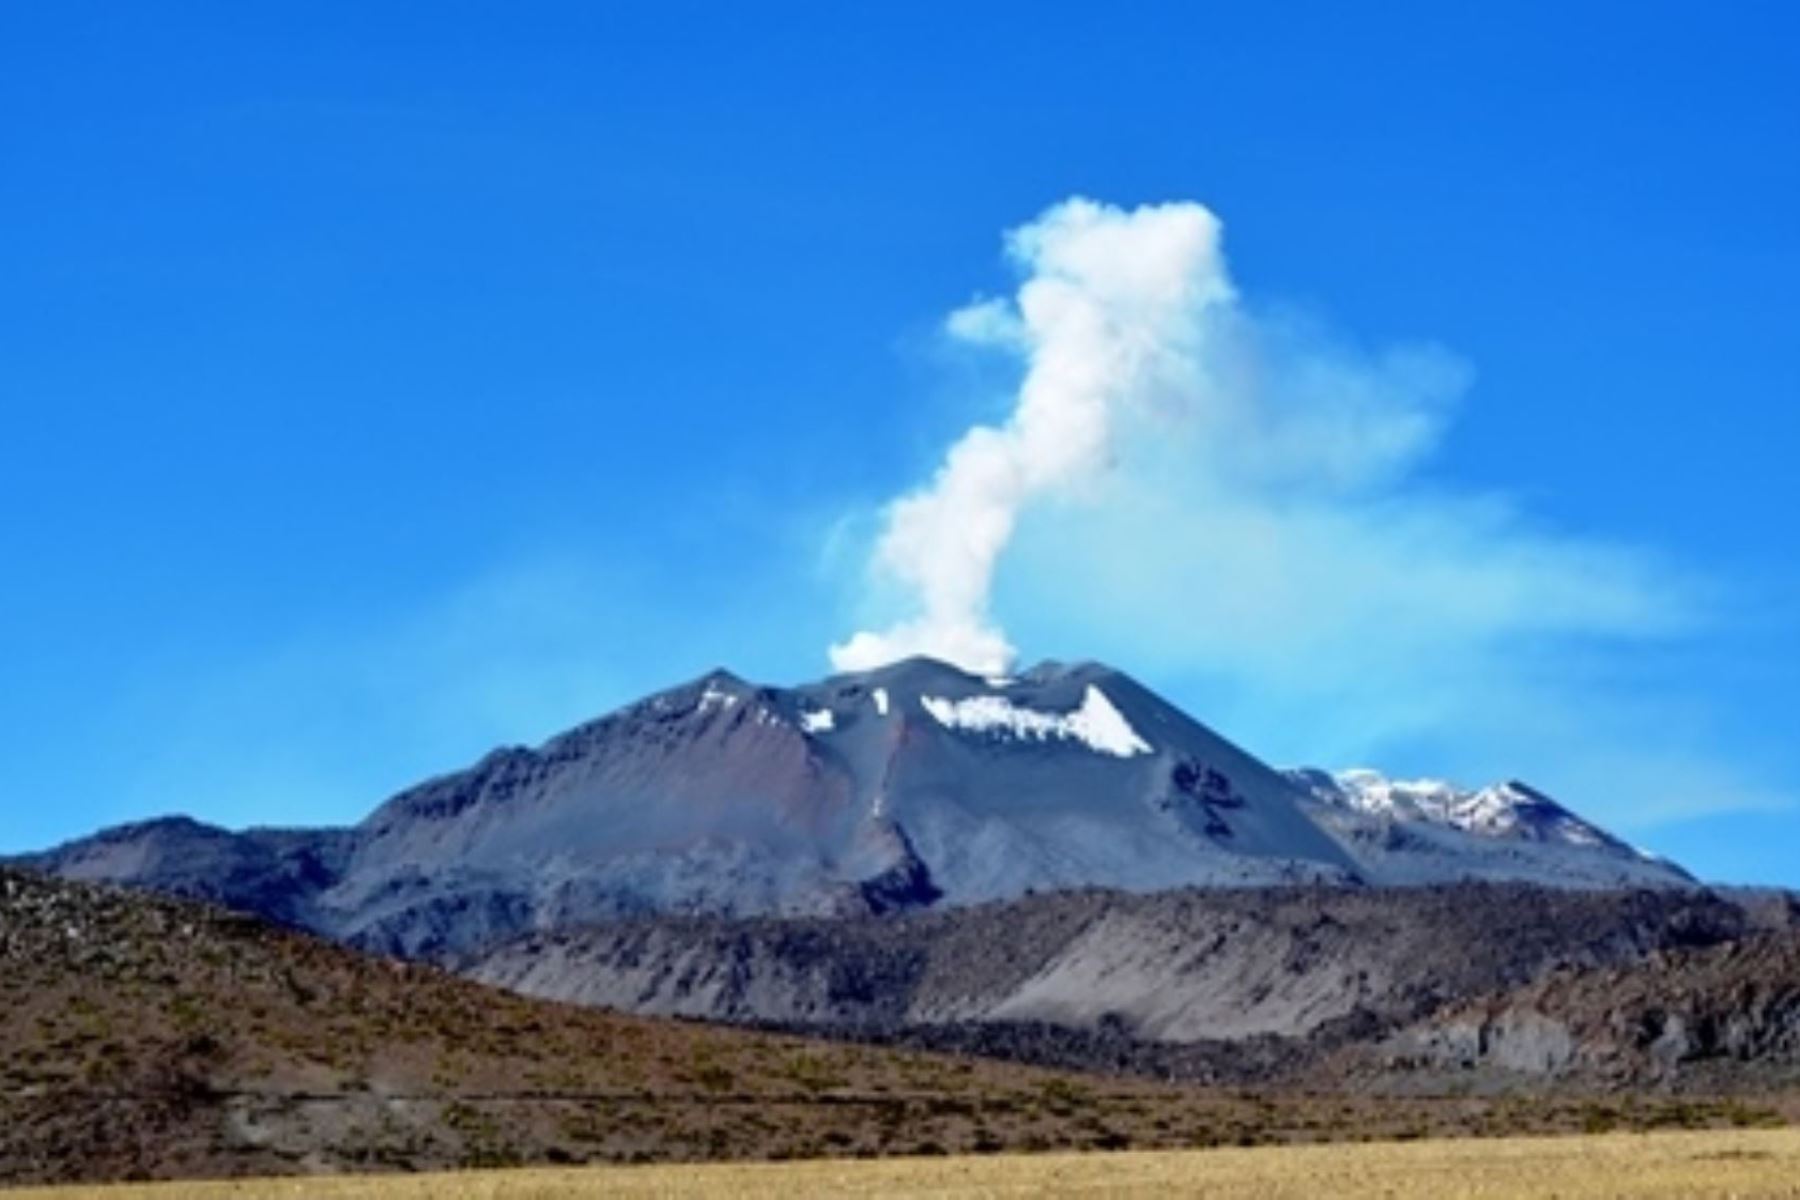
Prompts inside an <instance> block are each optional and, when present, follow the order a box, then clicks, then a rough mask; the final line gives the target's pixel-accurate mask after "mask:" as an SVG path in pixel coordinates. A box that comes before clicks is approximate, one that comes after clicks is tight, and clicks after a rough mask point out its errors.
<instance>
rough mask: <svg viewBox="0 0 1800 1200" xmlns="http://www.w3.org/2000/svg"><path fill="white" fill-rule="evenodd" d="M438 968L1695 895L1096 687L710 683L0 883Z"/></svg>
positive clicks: (1589, 841)
mask: <svg viewBox="0 0 1800 1200" xmlns="http://www.w3.org/2000/svg"><path fill="white" fill-rule="evenodd" d="M14 861H15V862H16V863H18V864H19V865H23V866H29V867H34V868H36V869H39V870H44V871H48V872H51V873H54V874H57V875H61V876H64V877H67V878H71V879H81V880H93V881H112V882H119V883H125V884H130V885H135V886H141V887H146V888H151V889H155V890H159V891H165V892H170V893H175V894H180V895H187V896H194V897H200V898H206V899H212V900H216V901H220V902H223V903H225V904H228V905H231V906H234V907H238V908H241V909H245V910H248V911H251V912H255V913H258V914H261V915H264V916H267V917H270V918H273V919H275V920H278V921H283V922H286V923H289V924H293V925H297V926H301V927H304V928H307V929H311V930H314V931H316V932H319V933H323V934H325V935H327V936H330V937H333V938H336V939H339V940H342V941H346V942H349V943H351V944H354V945H358V946H362V947H365V948H370V949H375V950H379V951H383V952H389V953H399V954H402V955H409V956H432V955H441V956H452V955H458V954H462V953H465V952H467V951H469V950H471V949H474V948H476V947H479V946H483V945H487V944H490V943H493V942H496V941H499V940H502V939H506V938H509V937H512V936H515V935H517V934H520V933H524V932H528V931H531V930H548V929H561V928H569V927H574V926H579V925H583V924H586V923H590V922H594V921H601V920H609V919H617V918H620V917H630V916H635V915H654V914H686V915H712V916H724V917H730V916H751V915H760V914H778V915H812V916H833V915H839V916H841V915H858V914H884V913H892V912H898V911H909V910H917V909H925V908H933V907H951V906H960V905H968V904H973V903H978V902H983V901H994V900H1007V899H1011V898H1016V897H1020V896H1023V895H1026V894H1028V893H1032V892H1043V891H1053V890H1059V889H1067V888H1079V887H1105V888H1116V889H1121V890H1125V891H1130V892H1152V891H1157V890H1161V889H1167V888H1176V887H1186V886H1265V885H1292V884H1309V883H1318V884H1332V885H1344V886H1352V887H1357V886H1373V887H1385V886H1402V885H1425V884H1437V883H1448V882H1454V881H1461V880H1489V881H1520V882H1530V883H1540V884H1547V885H1552V886H1557V887H1572V888H1596V889H1600V888H1624V887H1653V888H1681V887H1688V886H1691V885H1692V883H1693V881H1692V880H1691V878H1690V877H1689V876H1688V875H1687V874H1686V873H1685V872H1683V871H1682V870H1681V869H1680V868H1678V867H1676V866H1675V865H1673V864H1671V863H1669V862H1667V861H1664V860H1662V859H1658V858H1654V857H1652V856H1648V855H1645V854H1642V853H1639V852H1638V851H1635V850H1633V849H1632V848H1631V847H1629V846H1627V845H1626V844H1625V843H1623V842H1621V841H1619V840H1618V839H1617V838H1614V837H1613V836H1611V835H1610V834H1608V833H1606V832H1605V831H1603V830H1601V829H1599V828H1597V827H1595V826H1594V825H1592V824H1590V823H1588V822H1586V821H1584V820H1582V819H1580V818H1579V817H1577V816H1575V815H1574V814H1573V813H1571V812H1569V811H1568V810H1567V809H1565V808H1563V807H1562V806H1560V805H1559V804H1557V803H1556V802H1555V801H1553V800H1551V799H1550V798H1549V797H1547V796H1545V795H1543V794H1542V793H1540V792H1537V791H1535V790H1533V789H1532V788H1530V787H1528V786H1526V785H1524V784H1521V783H1516V782H1512V783H1504V784H1499V785H1496V786H1493V787H1488V788H1483V789H1481V790H1479V791H1473V792H1464V791H1459V790H1457V789H1455V788H1453V787H1451V786H1450V785H1447V784H1442V783H1435V782H1419V783H1406V782H1398V781H1393V780H1388V779H1385V778H1383V777H1381V776H1380V775H1378V774H1376V773H1374V772H1369V771H1349V772H1343V773H1340V774H1336V775H1332V774H1329V773H1326V772H1323V771H1318V770H1313V769H1303V770H1297V771H1288V772H1283V771H1279V770H1276V769H1274V768H1272V767H1270V766H1268V765H1266V764H1265V763H1263V762H1261V761H1259V760H1258V759H1256V758H1255V757H1253V756H1251V755H1250V754H1248V753H1246V752H1245V751H1244V750H1242V749H1240V748H1238V747H1237V746H1235V745H1233V744H1232V743H1231V742H1229V741H1227V740H1226V739H1224V738H1223V737H1221V736H1219V735H1218V734H1217V733H1215V732H1213V731H1212V730H1211V729H1209V728H1207V727H1206V726H1205V725H1202V724H1201V723H1199V722H1198V721H1196V720H1194V719H1193V718H1191V717H1189V716H1188V715H1186V714H1185V713H1183V712H1182V711H1180V710H1179V709H1178V708H1176V707H1175V706H1174V705H1172V704H1170V703H1168V702H1167V701H1165V700H1163V699H1162V698H1160V697H1158V696H1156V695H1155V694H1153V693H1152V692H1150V691H1149V690H1148V689H1146V688H1144V687H1143V686H1142V685H1140V684H1138V683H1137V682H1136V681H1134V680H1133V679H1131V678H1130V677H1129V676H1127V675H1125V674H1123V673H1121V672H1119V671H1116V670H1113V669H1111V668H1109V667H1105V666H1102V665H1099V664H1095V663H1082V664H1076V665H1063V664H1059V663H1053V662H1052V663H1043V664H1040V665H1039V666H1037V667H1034V668H1032V669H1031V670H1029V671H1026V672H1024V673H1023V674H1021V675H1019V676H1017V677H1014V678H1005V679H997V678H981V677H977V676H974V675H970V674H967V673H965V672H963V671H960V670H957V669H956V668H954V667H951V666H948V665H946V664H944V663H941V662H936V661H932V660H928V659H912V660H908V661H906V662H902V663H897V664H894V665H892V666H888V667H884V668H881V669H879V670H875V671H870V672H866V673H861V674H851V675H839V676H834V677H831V678H828V679H825V680H823V681H821V682H818V683H814V684H810V685H806V686H802V687H796V688H775V687H765V686H758V685H754V684H750V683H747V682H745V681H744V680H741V679H739V678H737V677H736V676H733V675H731V674H729V673H728V672H724V671H714V672H711V673H709V674H707V675H705V676H703V677H702V678H700V679H697V680H695V681H693V682H691V683H688V684H684V685H682V686H679V687H675V688H672V689H670V690H668V691H664V692H660V693H657V694H655V695H652V696H649V697H647V698H645V699H643V700H640V701H638V702H637V703H634V704H631V705H628V706H626V707H624V708H622V709H620V710H618V711H616V712H614V713H611V714H609V715H607V716H605V717H602V718H600V719H599V720H596V721H593V722H591V723H588V724H585V725H581V726H578V727H577V728H575V729H572V730H570V731H568V732H566V733H563V734H561V735H558V736H557V737H554V738H552V739H550V740H549V741H547V742H545V743H544V744H543V745H541V746H539V747H537V748H536V749H526V748H523V747H512V748H507V749H502V750H496V751H494V752H493V753H491V754H489V755H488V756H487V757H485V758H484V759H482V760H481V761H480V762H478V763H476V764H475V765H474V766H472V767H470V768H468V769H466V770H463V771H459V772H456V773H454V774H450V775H445V776H442V777H439V778H436V779H432V780H429V781H427V782H425V783H422V784H420V785H418V786H416V787H413V788H410V789H408V790H407V791H404V792H402V793H400V794H399V795H397V796H395V797H393V798H392V799H391V800H389V801H387V802H386V803H385V804H383V805H381V806H380V807H379V808H378V809H376V810H375V811H374V812H373V813H372V814H371V815H370V816H369V817H368V818H367V819H366V820H364V821H363V822H361V823H360V824H358V825H356V826H354V827H351V828H343V829H316V830H293V829H281V830H276V829H252V830H247V831H244V832H230V831H226V830H222V829H218V828H214V827H211V826H207V825H203V824H200V823H198V822H195V821H192V820H188V819H185V818H168V819H163V820H158V821H150V822H145V823H140V824H135V825H128V826H122V827H119V828H115V829H111V830H107V831H104V832H102V833H99V834H96V835H95V836H93V837H90V838H85V839H82V840H80V841H76V842H72V843H69V844H67V845H64V846H61V847H58V848H56V849H54V850H50V851H47V852H44V853H42V854H37V855H31V856H27V857H25V858H23V859H18V860H14Z"/></svg>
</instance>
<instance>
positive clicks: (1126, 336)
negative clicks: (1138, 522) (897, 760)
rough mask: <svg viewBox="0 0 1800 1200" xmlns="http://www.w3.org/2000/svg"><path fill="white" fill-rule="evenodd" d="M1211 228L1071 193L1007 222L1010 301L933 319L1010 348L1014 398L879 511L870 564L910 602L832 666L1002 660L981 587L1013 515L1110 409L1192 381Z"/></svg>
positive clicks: (1006, 661)
mask: <svg viewBox="0 0 1800 1200" xmlns="http://www.w3.org/2000/svg"><path fill="white" fill-rule="evenodd" d="M1219 234H1220V228H1219V222H1218V220H1217V219H1216V218H1215V217H1214V216H1213V215H1212V213H1210V212H1209V211H1207V209H1205V208H1204V207H1202V206H1201V205H1198V204H1191V203H1178V204H1162V205H1153V206H1146V207H1143V208H1138V209H1135V210H1132V211H1130V212H1126V211H1123V210H1121V209H1117V208H1112V207H1109V206H1105V205H1101V204H1096V203H1094V202H1093V201H1090V200H1083V199H1073V200H1069V201H1066V202H1064V203H1062V204H1059V205H1057V206H1055V207H1054V208H1052V209H1050V210H1049V211H1048V212H1046V213H1044V214H1043V215H1042V216H1041V217H1039V218H1038V219H1037V220H1036V221H1033V222H1032V223H1030V224H1028V225H1025V226H1023V227H1021V228H1019V229H1017V230H1014V231H1013V233H1012V234H1011V235H1010V236H1009V237H1008V239H1007V250H1008V254H1009V257H1010V258H1011V259H1012V261H1013V262H1014V264H1015V265H1016V266H1017V267H1018V269H1019V270H1020V271H1021V273H1022V274H1023V275H1024V282H1023V283H1022V284H1021V285H1020V287H1019V290H1018V294H1017V296H1016V297H1015V299H1014V300H1013V301H1012V302H1011V303H1007V302H1004V301H998V300H988V301H983V302H980V303H977V304H974V305H971V306H970V307H968V308H965V309H962V310H960V311H958V312H956V313H954V314H952V315H951V317H950V320H949V322H948V328H949V331H950V333H951V334H952V335H954V336H956V337H959V338H962V339H964V340H967V341H971V342H981V343H988V344H992V345H996V346H1000V347H1004V348H1007V349H1011V350H1014V351H1016V352H1017V353H1019V354H1021V355H1022V356H1023V357H1024V360H1025V364H1026V369H1025V374H1024V379H1023V382H1022V383H1021V384H1020V387H1019V391H1018V397H1017V403H1016V405H1015V407H1014V409H1013V412H1012V415H1011V416H1010V418H1009V419H1008V420H1007V421H1006V423H1005V424H1004V425H1002V426H1000V427H999V428H992V427H989V426H985V425H978V426H976V427H975V428H973V429H971V430H969V432H968V433H966V434H964V435H963V437H962V439H961V440H960V441H958V442H957V443H956V444H955V445H954V446H953V447H951V449H950V452H949V454H948V455H947V456H946V458H945V460H944V463H943V465H942V466H941V467H939V468H938V471H937V474H936V475H935V476H934V477H933V479H932V481H931V483H930V484H929V485H927V486H926V487H924V488H922V489H920V490H918V491H916V492H913V493H911V494H909V495H906V496H903V497H901V498H900V499H899V500H897V501H895V502H894V503H893V504H892V505H891V506H890V507H889V509H888V511H887V514H886V518H887V523H886V530H885V532H884V534H883V536H882V538H881V542H880V545H879V547H878V549H877V551H876V562H877V567H878V569H880V570H883V571H886V572H888V573H889V574H890V575H891V576H892V577H893V578H894V579H895V580H897V581H899V582H900V583H902V584H903V585H905V586H907V587H908V588H910V589H912V590H913V591H914V592H915V593H916V596H917V601H918V607H919V611H918V612H917V613H916V615H914V616H912V617H910V618H908V619H906V620H904V621H902V622H900V623H898V624H896V625H894V626H892V627H890V628H888V629H886V630H883V631H879V632H871V631H863V632H860V633H857V634H856V635H854V636H853V637H851V638H850V640H849V641H847V642H844V643H843V644H841V645H836V646H833V647H831V661H832V663H833V665H834V666H836V667H837V668H838V669H839V670H866V669H868V668H871V667H875V666H879V665H881V664H884V663H887V662H891V661H893V660H895V659H898V658H904V657H906V656H909V655H913V654H925V655H930V656H932V657H936V658H941V659H945V660H947V661H949V662H953V663H956V664H958V665H959V666H962V667H964V668H966V669H968V670H971V671H976V672H980V673H984V674H998V673H1004V672H1005V671H1006V670H1007V669H1008V668H1009V667H1010V665H1011V663H1012V661H1013V658H1014V650H1013V647H1012V646H1011V645H1010V644H1009V643H1008V641H1007V639H1006V635H1005V634H1004V633H1003V632H1002V631H1001V630H1000V629H999V628H998V627H996V626H995V625H994V623H993V620H992V617H991V615H990V613H989V611H988V598H989V593H990V591H991V589H992V585H993V580H994V569H995V566H996V564H997V563H998V561H999V559H1000V555H1001V553H1002V552H1003V551H1004V550H1005V549H1006V545H1007V543H1008V542H1009V541H1010V540H1011V539H1012V536H1013V531H1014V528H1015V527H1016V525H1017V521H1018V518H1019V514H1020V512H1021V510H1022V509H1023V508H1024V507H1025V506H1026V505H1028V504H1030V503H1031V502H1032V501H1033V500H1034V499H1036V498H1038V497H1040V496H1042V495H1044V494H1046V493H1049V492H1053V491H1056V490H1058V489H1065V488H1069V487H1071V486H1073V485H1077V484H1080V483H1081V482H1083V481H1084V480H1087V479H1089V478H1091V477H1092V476H1093V475H1094V474H1095V473H1096V472H1099V471H1100V470H1102V469H1103V468H1104V467H1105V466H1106V464H1107V461H1108V457H1109V453H1110V450H1111V448H1112V442H1113V437H1114V432H1115V428H1116V425H1117V418H1118V414H1119V411H1120V409H1121V408H1122V407H1124V406H1128V405H1142V404H1149V403H1154V402H1155V401H1156V399H1157V398H1158V397H1159V396H1164V395H1169V396H1179V395H1180V394H1181V393H1182V391H1183V390H1184V389H1193V388H1196V387H1202V386H1204V380H1203V377H1202V373H1201V371H1200V368H1201V367H1202V366H1203V365H1204V358H1205V355H1204V345H1203V343H1204V341H1205V331H1206V325H1207V319H1208V316H1209V314H1210V313H1212V312H1213V311H1214V310H1217V309H1220V308H1223V307H1225V306H1229V305H1230V304H1231V303H1232V300H1233V291H1232V287H1231V283H1230V281H1229V279H1228V278H1227V277H1226V272H1225V264H1224V260H1223V258H1222V257H1221V254H1220V245H1219Z"/></svg>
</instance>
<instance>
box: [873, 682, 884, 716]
mask: <svg viewBox="0 0 1800 1200" xmlns="http://www.w3.org/2000/svg"><path fill="white" fill-rule="evenodd" d="M870 695H871V696H872V697H874V700H875V713H876V715H877V716H882V717H885V716H887V714H888V694H887V689H886V688H876V689H875V690H874V691H873V692H871V693H870Z"/></svg>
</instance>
